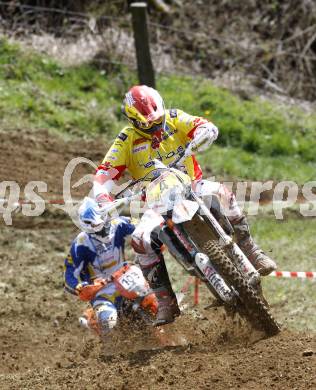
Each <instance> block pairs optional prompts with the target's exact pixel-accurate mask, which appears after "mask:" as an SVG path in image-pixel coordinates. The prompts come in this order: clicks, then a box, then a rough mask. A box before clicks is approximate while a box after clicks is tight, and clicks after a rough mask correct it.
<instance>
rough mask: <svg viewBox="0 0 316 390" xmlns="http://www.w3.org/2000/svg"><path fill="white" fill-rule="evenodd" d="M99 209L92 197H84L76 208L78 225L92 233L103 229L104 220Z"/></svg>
mask: <svg viewBox="0 0 316 390" xmlns="http://www.w3.org/2000/svg"><path fill="white" fill-rule="evenodd" d="M100 211H101V210H100V207H99V205H98V203H97V202H96V201H95V200H94V199H92V198H88V197H85V198H84V200H83V202H82V204H81V206H80V207H79V210H78V213H79V222H80V227H81V229H82V230H83V231H85V232H86V233H90V234H93V233H97V232H100V231H101V230H102V229H103V227H104V226H105V223H106V221H105V218H104V217H103V216H102V215H101V212H100Z"/></svg>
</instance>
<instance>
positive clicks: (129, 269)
mask: <svg viewBox="0 0 316 390" xmlns="http://www.w3.org/2000/svg"><path fill="white" fill-rule="evenodd" d="M108 283H114V285H115V287H116V289H117V291H118V292H119V293H120V295H121V297H122V302H121V305H120V308H119V315H120V316H122V317H128V318H129V319H130V320H133V321H139V322H142V325H150V326H152V325H154V320H155V315H156V313H157V309H158V301H157V298H156V296H155V294H154V293H153V292H152V290H151V289H150V287H149V284H148V282H147V280H146V279H145V277H144V275H143V273H142V271H141V269H140V268H139V267H138V266H136V265H134V264H128V263H124V264H123V266H122V267H121V268H120V269H118V270H117V271H116V272H114V273H113V274H112V275H111V277H110V278H108V279H102V278H98V279H95V280H94V282H93V283H92V284H90V285H87V286H85V287H84V288H83V289H82V291H81V292H80V293H79V297H80V299H81V300H82V301H87V302H88V301H91V300H92V299H94V298H95V297H96V296H97V294H98V293H99V292H101V290H102V289H103V288H105V287H106V285H107V284H108ZM79 322H80V323H81V325H83V326H85V327H88V328H91V329H93V330H94V331H95V332H96V333H97V334H99V335H101V334H102V329H100V326H99V324H98V322H97V319H96V316H95V312H94V310H93V309H92V308H89V309H87V310H86V311H85V313H84V315H83V317H80V319H79Z"/></svg>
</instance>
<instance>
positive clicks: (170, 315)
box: [142, 255, 180, 326]
mask: <svg viewBox="0 0 316 390" xmlns="http://www.w3.org/2000/svg"><path fill="white" fill-rule="evenodd" d="M159 257H160V261H159V262H158V263H155V264H152V265H151V266H150V267H146V268H144V269H143V270H142V271H143V274H144V276H145V278H146V279H147V280H148V283H149V285H150V287H151V289H152V290H153V292H154V293H155V294H156V297H157V300H158V312H157V315H156V321H155V325H157V326H159V325H165V324H169V323H171V322H173V321H174V320H175V318H176V317H177V316H179V315H180V309H179V306H178V302H177V297H176V295H175V293H174V291H173V289H172V286H171V283H170V279H169V276H168V271H167V268H166V264H165V260H164V258H163V256H162V255H160V256H159Z"/></svg>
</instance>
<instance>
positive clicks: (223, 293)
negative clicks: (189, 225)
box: [158, 220, 236, 305]
mask: <svg viewBox="0 0 316 390" xmlns="http://www.w3.org/2000/svg"><path fill="white" fill-rule="evenodd" d="M168 222H169V226H168ZM158 236H159V239H160V240H161V241H162V242H163V243H164V244H165V245H166V246H167V247H168V249H169V251H170V253H171V254H172V255H173V257H175V259H176V260H177V261H178V263H179V264H181V265H182V266H183V268H184V269H185V270H186V271H187V272H188V273H189V274H191V275H195V276H197V277H199V278H200V279H202V280H204V281H207V282H208V283H206V284H207V286H208V287H209V289H210V290H211V291H212V293H215V295H217V296H218V297H219V298H220V299H221V300H222V301H223V302H225V303H227V304H230V305H232V304H233V303H234V302H235V298H236V296H235V293H234V292H233V290H232V289H231V288H230V287H228V285H227V284H226V282H225V281H224V279H223V278H222V277H221V276H220V274H219V273H218V272H217V271H216V270H215V268H214V267H213V266H212V263H211V261H210V259H209V257H208V256H207V255H205V254H204V253H201V252H199V251H198V250H197V248H196V246H195V245H194V243H193V242H192V241H191V240H190V238H189V237H188V236H187V235H186V234H185V232H184V231H183V230H182V229H181V228H180V227H179V226H175V225H173V224H172V223H171V222H170V220H169V221H167V224H164V225H163V226H162V227H161V228H160V230H159V233H158ZM195 265H196V266H195Z"/></svg>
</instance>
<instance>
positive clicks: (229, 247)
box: [194, 196, 260, 286]
mask: <svg viewBox="0 0 316 390" xmlns="http://www.w3.org/2000/svg"><path fill="white" fill-rule="evenodd" d="M194 200H195V201H196V202H197V203H198V204H199V206H200V214H201V215H203V220H204V221H205V223H206V224H207V225H208V226H209V227H210V229H211V230H212V232H213V233H214V235H215V237H217V240H218V242H219V244H220V245H221V246H222V247H223V249H224V250H225V252H226V253H227V254H228V255H229V257H230V259H231V260H232V261H233V262H234V264H235V265H236V267H237V269H238V270H239V271H240V272H241V273H242V274H243V275H245V276H246V277H247V279H248V280H249V282H250V283H251V284H252V285H254V286H255V285H257V284H259V283H260V274H259V272H258V271H257V270H256V269H255V267H254V266H253V265H252V264H251V262H250V261H249V260H248V258H247V256H246V255H245V254H244V253H243V252H242V250H241V249H240V248H239V246H238V245H237V244H236V243H235V242H234V241H233V239H232V238H231V237H230V236H229V235H228V234H227V233H226V232H225V231H224V229H223V228H222V227H221V225H220V224H219V223H218V221H217V220H216V218H215V217H214V216H213V214H212V213H211V212H210V210H209V209H208V208H207V207H206V206H205V204H204V203H203V202H202V201H201V200H200V199H199V198H198V197H197V196H194Z"/></svg>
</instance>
